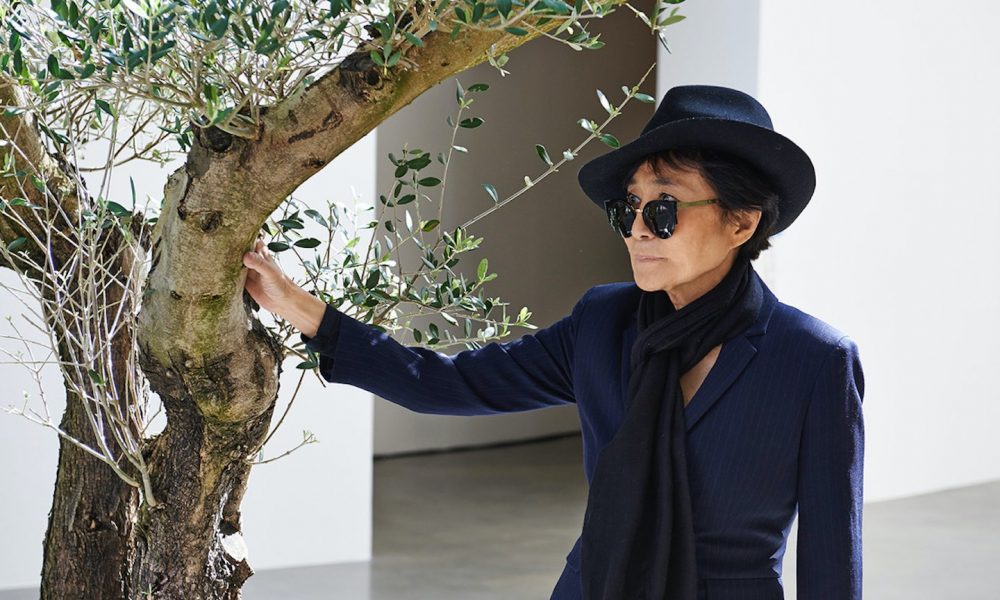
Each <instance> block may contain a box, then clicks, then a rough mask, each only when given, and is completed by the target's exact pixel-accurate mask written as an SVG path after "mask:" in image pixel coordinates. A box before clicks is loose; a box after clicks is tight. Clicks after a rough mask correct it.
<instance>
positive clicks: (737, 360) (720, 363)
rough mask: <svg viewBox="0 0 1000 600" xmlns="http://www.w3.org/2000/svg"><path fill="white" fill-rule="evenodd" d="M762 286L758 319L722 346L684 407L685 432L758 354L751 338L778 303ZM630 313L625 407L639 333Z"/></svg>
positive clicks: (625, 334)
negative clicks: (631, 355)
mask: <svg viewBox="0 0 1000 600" xmlns="http://www.w3.org/2000/svg"><path fill="white" fill-rule="evenodd" d="M754 276H755V277H758V278H759V275H758V274H757V273H756V271H755V272H754ZM761 286H762V287H763V290H764V301H763V304H762V305H761V308H760V314H759V315H758V316H757V320H756V321H755V322H754V323H753V324H752V325H750V326H749V327H747V329H746V330H745V331H744V332H743V333H741V334H739V335H737V336H736V337H734V338H732V339H730V340H727V341H726V342H724V343H723V344H722V350H721V352H719V358H718V359H717V360H716V361H715V364H714V365H712V368H711V369H710V370H709V372H708V375H707V376H706V377H705V381H704V382H702V384H701V387H699V388H698V391H697V392H695V394H694V397H693V398H692V399H691V401H690V402H688V405H687V406H685V407H684V420H685V430H686V431H691V429H692V428H693V427H694V426H695V424H696V423H697V422H698V421H699V420H700V419H701V418H702V417H703V416H704V415H705V413H707V412H708V410H709V409H710V408H712V406H713V405H715V403H716V402H718V400H719V398H721V397H722V395H723V393H725V391H726V390H727V389H729V387H730V386H731V385H732V384H733V382H734V381H736V379H737V378H738V377H739V376H740V374H741V373H743V371H744V370H745V369H746V368H747V366H748V365H749V364H750V359H752V358H753V357H754V355H755V354H756V353H757V345H756V344H755V343H754V342H753V341H752V338H754V337H755V336H759V335H761V334H763V333H764V332H765V331H767V323H768V321H769V320H770V319H771V313H772V312H773V311H774V307H775V305H776V304H777V301H778V299H777V298H776V297H775V295H774V293H772V292H771V290H770V289H769V288H768V287H767V286H766V285H764V282H763V281H761ZM632 313H633V315H632V317H631V319H629V322H628V326H627V327H626V328H625V331H624V332H623V335H622V342H623V346H622V365H621V366H622V399H623V404H624V406H625V407H626V408H627V407H628V404H629V399H628V380H629V375H630V374H631V366H630V354H631V350H632V344H633V342H635V338H636V335H637V330H638V323H637V321H636V317H635V310H634V309H633V310H632Z"/></svg>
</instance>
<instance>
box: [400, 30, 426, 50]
mask: <svg viewBox="0 0 1000 600" xmlns="http://www.w3.org/2000/svg"><path fill="white" fill-rule="evenodd" d="M403 35H404V36H406V39H407V40H409V42H410V43H411V44H413V45H414V46H419V47H421V48H423V47H424V41H423V40H422V39H420V38H418V37H417V36H415V35H413V34H412V33H410V32H409V31H404V32H403Z"/></svg>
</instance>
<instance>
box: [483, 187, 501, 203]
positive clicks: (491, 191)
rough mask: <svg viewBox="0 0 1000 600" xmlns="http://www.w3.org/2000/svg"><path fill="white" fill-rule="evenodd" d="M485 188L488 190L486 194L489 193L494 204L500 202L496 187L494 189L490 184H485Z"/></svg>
mask: <svg viewBox="0 0 1000 600" xmlns="http://www.w3.org/2000/svg"><path fill="white" fill-rule="evenodd" d="M483 188H484V189H485V190H486V192H487V193H488V194H489V195H490V197H491V198H493V202H494V203H495V202H499V200H497V190H496V188H495V187H493V184H490V183H484V184H483Z"/></svg>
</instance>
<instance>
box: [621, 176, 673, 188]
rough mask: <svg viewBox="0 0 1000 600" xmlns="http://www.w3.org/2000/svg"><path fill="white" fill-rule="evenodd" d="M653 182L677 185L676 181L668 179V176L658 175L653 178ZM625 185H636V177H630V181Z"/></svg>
mask: <svg viewBox="0 0 1000 600" xmlns="http://www.w3.org/2000/svg"><path fill="white" fill-rule="evenodd" d="M653 183H656V184H658V185H677V184H676V183H674V182H673V181H671V180H669V179H667V178H666V177H657V178H656V179H654V180H653ZM625 185H626V186H630V185H635V177H633V178H631V179H629V180H628V183H626V184H625Z"/></svg>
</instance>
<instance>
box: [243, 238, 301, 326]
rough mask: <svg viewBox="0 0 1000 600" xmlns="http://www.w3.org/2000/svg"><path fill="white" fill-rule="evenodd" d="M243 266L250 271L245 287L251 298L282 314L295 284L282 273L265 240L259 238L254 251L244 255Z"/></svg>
mask: <svg viewBox="0 0 1000 600" xmlns="http://www.w3.org/2000/svg"><path fill="white" fill-rule="evenodd" d="M243 264H244V265H245V266H246V267H247V269H249V270H248V271H247V280H246V284H245V287H246V289H247V291H248V292H249V293H250V296H251V297H252V298H253V299H254V300H256V301H257V304H259V305H261V306H262V307H264V308H266V309H267V310H269V311H271V312H273V313H276V314H279V315H280V314H282V312H284V308H285V306H286V305H287V303H288V302H289V299H290V296H291V292H292V288H293V287H295V283H294V282H293V281H292V280H291V279H289V278H288V277H287V276H286V275H285V274H284V273H283V272H282V271H281V267H279V266H278V262H277V261H276V260H274V257H273V256H271V253H270V252H268V250H267V246H265V245H264V240H262V239H260V238H257V242H256V243H255V244H254V249H253V250H252V251H250V252H246V253H244V254H243Z"/></svg>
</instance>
